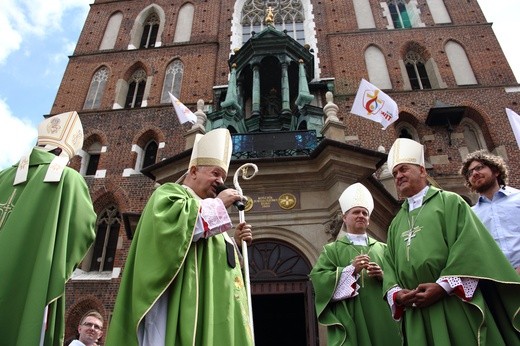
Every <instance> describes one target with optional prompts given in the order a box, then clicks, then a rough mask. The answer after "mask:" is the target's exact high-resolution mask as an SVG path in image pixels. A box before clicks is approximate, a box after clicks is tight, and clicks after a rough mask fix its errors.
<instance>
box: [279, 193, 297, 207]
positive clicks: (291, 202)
mask: <svg viewBox="0 0 520 346" xmlns="http://www.w3.org/2000/svg"><path fill="white" fill-rule="evenodd" d="M278 205H279V206H280V208H282V209H286V210H288V209H292V208H294V207H295V206H296V196H294V195H293V194H292V193H284V194H282V195H281V196H280V197H278Z"/></svg>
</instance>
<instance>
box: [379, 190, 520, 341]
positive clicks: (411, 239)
mask: <svg viewBox="0 0 520 346" xmlns="http://www.w3.org/2000/svg"><path fill="white" fill-rule="evenodd" d="M410 229H412V232H410V231H409V230H410ZM387 244H388V251H387V253H386V254H387V256H386V258H385V260H386V262H385V276H384V279H383V289H384V292H387V291H388V290H389V289H390V288H392V287H394V286H396V285H398V286H399V287H401V288H404V289H415V288H416V287H417V286H418V285H419V284H421V283H432V282H435V281H437V279H439V278H440V277H444V276H454V277H460V278H465V277H466V278H475V279H478V280H479V281H478V287H477V289H476V291H475V293H474V295H473V298H472V299H471V300H470V301H467V302H466V301H463V300H462V299H461V298H459V297H458V296H456V295H450V296H446V297H444V298H442V299H441V300H439V301H438V302H436V303H434V304H433V305H431V306H429V307H426V308H415V309H406V310H405V311H404V314H403V317H402V319H401V327H402V329H403V331H404V335H405V338H406V344H407V345H464V346H465V345H493V346H496V345H520V338H519V333H518V331H519V330H520V329H519V328H520V317H519V309H520V276H519V275H518V274H517V273H516V272H515V270H514V269H513V268H512V266H511V265H510V264H509V262H508V261H507V259H506V257H505V256H504V255H503V253H502V251H500V249H499V248H498V246H497V244H496V242H495V241H494V240H493V238H492V237H491V235H490V234H489V232H488V231H487V230H486V228H485V227H484V225H482V223H481V222H480V220H479V219H478V217H477V216H476V215H475V214H474V213H473V211H472V210H471V208H470V206H469V205H468V204H467V203H466V202H465V201H464V200H463V199H462V198H461V197H460V196H458V195H457V194H455V193H451V192H447V191H441V190H439V189H437V188H435V187H430V188H429V189H428V192H427V194H426V196H425V197H424V199H423V205H422V207H420V208H417V209H415V210H413V211H412V212H408V202H407V201H406V202H404V203H403V205H402V208H401V210H400V211H399V213H398V214H397V215H396V217H395V218H394V220H393V221H392V223H391V225H390V229H389V231H388V243H387ZM408 244H409V246H408Z"/></svg>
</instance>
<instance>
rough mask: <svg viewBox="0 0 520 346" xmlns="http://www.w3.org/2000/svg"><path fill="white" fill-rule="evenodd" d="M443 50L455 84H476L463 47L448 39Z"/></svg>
mask: <svg viewBox="0 0 520 346" xmlns="http://www.w3.org/2000/svg"><path fill="white" fill-rule="evenodd" d="M445 50H446V56H447V57H448V60H449V62H450V66H451V70H452V72H453V76H454V77H455V82H456V83H457V85H475V84H477V78H475V74H474V73H473V68H472V67H471V63H470V62H469V59H468V56H467V55H466V51H465V50H464V48H463V47H462V46H461V45H460V44H458V43H457V42H454V41H448V42H447V43H446V45H445Z"/></svg>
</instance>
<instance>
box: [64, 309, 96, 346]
mask: <svg viewBox="0 0 520 346" xmlns="http://www.w3.org/2000/svg"><path fill="white" fill-rule="evenodd" d="M78 334H79V337H78V339H76V340H72V342H71V343H70V344H69V346H96V345H98V341H99V339H100V338H101V336H103V316H101V314H100V313H99V312H97V311H94V310H92V311H89V312H87V313H86V314H85V316H83V317H82V318H81V321H80V322H79V325H78Z"/></svg>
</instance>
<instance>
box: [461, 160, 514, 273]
mask: <svg viewBox="0 0 520 346" xmlns="http://www.w3.org/2000/svg"><path fill="white" fill-rule="evenodd" d="M508 173H509V172H508V168H507V165H506V163H505V162H504V160H503V159H502V158H501V157H500V156H496V155H492V154H490V153H488V152H487V151H485V150H478V151H475V152H473V153H471V154H469V155H468V156H467V157H466V160H465V161H464V162H463V164H462V167H461V169H460V174H461V175H462V176H464V178H465V179H466V186H467V187H468V188H470V190H471V191H474V192H477V193H478V194H480V197H479V199H478V201H477V203H476V204H475V205H474V206H473V207H472V209H473V211H474V212H475V213H476V214H477V216H478V217H479V218H480V220H481V221H482V223H484V225H485V226H486V227H487V229H488V230H489V232H490V233H491V235H492V236H493V238H494V239H495V241H496V242H497V244H498V246H499V247H500V248H501V249H502V251H503V252H504V254H505V255H506V257H507V259H508V260H509V262H510V263H511V264H512V265H513V267H514V268H515V269H516V271H517V273H519V274H520V213H519V212H520V190H518V189H515V188H513V187H510V186H507V183H508Z"/></svg>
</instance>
